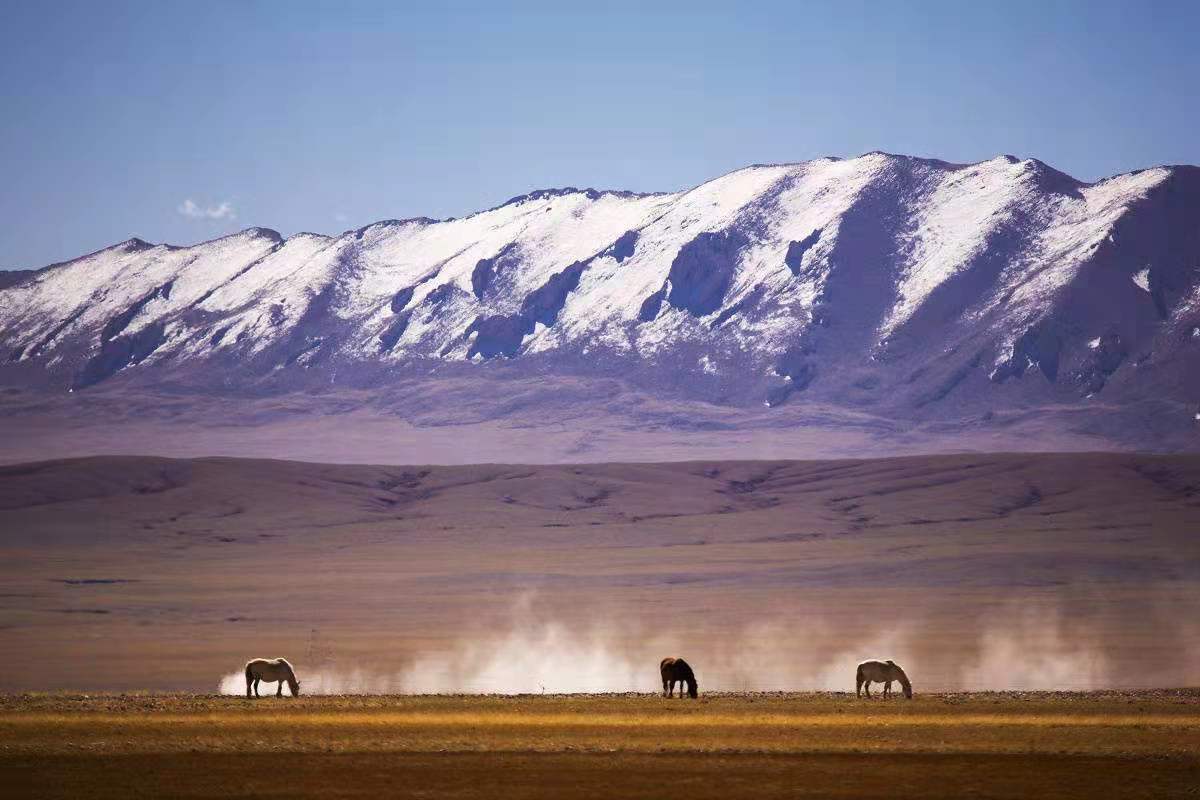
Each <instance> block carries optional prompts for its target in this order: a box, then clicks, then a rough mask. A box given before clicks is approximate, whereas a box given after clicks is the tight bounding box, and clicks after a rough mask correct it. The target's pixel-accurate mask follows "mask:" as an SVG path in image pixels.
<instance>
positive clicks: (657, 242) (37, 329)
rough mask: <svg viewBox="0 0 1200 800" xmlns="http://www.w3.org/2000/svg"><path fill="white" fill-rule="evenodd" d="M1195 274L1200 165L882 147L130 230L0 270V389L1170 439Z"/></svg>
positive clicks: (1190, 332) (1197, 411) (1195, 397)
mask: <svg viewBox="0 0 1200 800" xmlns="http://www.w3.org/2000/svg"><path fill="white" fill-rule="evenodd" d="M1198 271H1200V168H1197V167H1190V166H1185V167H1161V168H1155V169H1149V170H1143V171H1139V172H1134V173H1130V174H1126V175H1119V176H1116V177H1112V178H1108V179H1106V180H1102V181H1099V182H1097V183H1094V184H1087V183H1083V182H1080V181H1077V180H1075V179H1073V178H1071V177H1069V176H1067V175H1064V174H1062V173H1060V172H1057V171H1055V170H1054V169H1052V168H1050V167H1048V166H1046V165H1045V164H1043V163H1041V162H1039V161H1036V160H1018V159H1016V158H1013V157H1010V156H1003V157H998V158H995V159H992V160H990V161H985V162H981V163H978V164H972V165H956V164H948V163H944V162H940V161H931V160H924V159H917V158H908V157H900V156H892V155H886V154H882V153H871V154H868V155H864V156H861V157H859V158H854V159H849V160H837V159H820V160H816V161H809V162H804V163H799V164H787V165H770V166H753V167H748V168H746V169H742V170H738V171H736V172H733V173H730V174H728V175H725V176H722V177H719V178H716V179H714V180H712V181H709V182H707V183H704V184H702V185H700V186H698V187H696V188H694V189H691V190H688V191H684V192H677V193H671V194H647V195H642V194H632V193H628V192H608V191H596V190H592V189H587V190H577V189H571V188H568V189H556V190H544V191H536V192H532V193H530V194H527V195H523V196H521V197H516V198H513V199H512V200H510V201H508V202H507V203H505V204H503V205H501V206H499V207H497V208H494V209H491V210H488V211H483V212H480V213H477V214H473V215H471V216H468V217H466V218H463V219H450V220H432V219H424V218H422V219H409V220H389V221H384V222H379V223H376V224H373V225H368V226H367V227H364V228H360V229H358V230H353V231H347V232H346V233H343V234H341V235H338V236H321V235H316V234H308V233H302V234H297V235H295V236H292V237H290V238H284V237H282V236H280V235H279V234H277V233H275V232H274V231H271V230H266V229H263V228H251V229H248V230H245V231H242V232H241V233H238V234H235V235H232V236H228V237H225V238H222V239H218V240H215V241H210V242H205V243H202V244H198V245H195V246H191V247H174V246H170V245H152V244H149V243H147V242H144V241H141V240H140V239H130V240H129V241H126V242H122V243H121V244H118V245H114V246H112V247H109V248H107V249H105V250H101V251H99V252H97V253H93V254H91V255H87V256H84V257H82V258H79V259H76V260H74V261H70V262H67V263H63V264H57V265H53V266H50V267H47V268H45V269H42V270H38V271H35V272H32V273H26V274H22V275H19V276H13V277H11V279H8V280H5V281H3V282H0V383H2V384H3V385H4V386H8V387H17V388H19V389H21V390H22V391H24V392H34V393H50V392H53V393H60V392H67V391H73V392H75V393H81V392H97V391H103V392H104V393H106V395H108V396H112V394H113V393H114V392H120V391H128V390H132V389H137V390H138V391H145V390H148V389H152V390H163V389H167V388H169V390H170V391H171V392H172V393H174V394H175V395H177V396H179V395H183V396H187V395H188V394H195V395H202V394H208V395H211V394H212V393H214V392H218V393H220V394H222V395H223V396H239V395H242V394H245V395H253V396H256V397H261V396H264V395H267V396H269V395H273V394H283V393H295V392H298V391H303V392H313V391H321V392H324V393H328V392H330V391H334V392H336V391H338V390H342V389H345V390H352V391H354V392H357V393H362V392H367V393H371V392H376V393H381V394H388V393H391V392H397V393H412V392H414V391H418V392H419V389H420V387H421V386H422V385H424V384H426V383H429V382H433V381H437V380H438V379H440V378H447V379H453V380H455V381H457V382H458V384H456V385H461V382H462V381H467V382H468V383H469V385H472V386H474V387H475V391H476V395H477V396H476V397H475V399H474V400H473V403H472V413H473V414H476V415H478V414H479V413H480V411H479V409H480V407H484V408H488V407H489V398H495V400H494V402H492V403H491V405H490V408H491V410H490V411H485V412H484V416H487V414H491V415H492V416H493V417H494V418H496V419H503V418H504V417H505V416H506V415H507V414H509V413H511V412H512V411H513V409H514V408H515V407H518V406H519V407H521V408H524V409H526V410H529V409H534V410H536V409H537V407H538V406H539V404H541V403H556V402H558V399H557V398H555V397H553V395H554V394H555V392H556V389H555V386H556V385H557V384H556V382H558V383H561V382H562V381H563V380H567V379H569V380H572V381H576V382H577V383H575V384H573V385H576V386H587V385H588V382H589V381H595V380H603V381H608V382H611V381H614V380H615V381H618V382H620V384H621V385H622V386H626V387H628V388H629V390H630V391H632V392H636V393H638V394H639V395H640V396H645V397H652V398H655V399H656V400H666V401H672V400H679V401H687V402H702V403H709V404H715V405H719V406H721V407H728V408H745V409H751V408H754V409H757V411H756V412H755V413H758V414H762V413H771V412H773V411H776V410H782V409H783V408H784V407H789V406H790V407H793V408H794V407H795V406H797V405H798V404H799V405H803V404H820V405H821V406H822V407H832V408H841V409H847V410H849V411H851V412H853V413H860V412H861V413H864V414H870V415H874V416H876V417H878V418H881V419H890V420H895V419H902V420H913V421H918V422H923V423H927V424H942V423H945V424H951V423H953V422H954V421H961V420H976V421H980V420H982V421H983V422H984V423H986V422H987V421H988V420H996V421H997V424H1000V423H1001V422H1002V420H1003V419H1004V418H1005V415H1006V414H1009V413H1012V412H1014V410H1017V411H1021V412H1022V413H1033V412H1036V411H1037V410H1039V409H1052V410H1055V411H1056V413H1060V412H1064V411H1068V412H1070V411H1074V410H1078V411H1080V412H1081V413H1082V414H1084V415H1085V416H1086V418H1087V419H1088V420H1089V422H1088V425H1090V426H1092V427H1093V428H1094V429H1095V430H1094V432H1096V433H1098V434H1099V435H1102V436H1109V437H1111V438H1113V439H1114V440H1119V441H1121V442H1122V443H1123V445H1124V446H1132V447H1137V446H1148V447H1165V448H1180V447H1188V446H1189V445H1190V443H1191V442H1192V441H1193V437H1194V436H1195V433H1196V427H1195V426H1196V424H1197V422H1196V420H1197V419H1198V418H1200V408H1198V406H1197V403H1198V402H1200V286H1198V281H1197V277H1198ZM0 274H3V273H0ZM541 378H545V383H544V386H545V390H544V392H541V393H539V391H537V388H536V387H537V386H538V382H537V380H539V379H541ZM530 379H534V380H533V382H530ZM520 380H524V381H526V383H525V384H523V385H525V386H528V387H532V388H526V389H523V390H522V391H521V392H520V393H519V397H518V398H515V399H514V395H513V393H512V392H506V391H503V390H502V389H496V388H495V387H499V386H502V385H503V384H504V383H505V382H511V381H520ZM575 397H576V399H577V400H578V402H581V403H584V404H586V403H587V402H588V399H587V397H588V394H587V392H586V391H579V392H578V393H577V394H576V395H575ZM595 402H597V403H602V402H604V400H603V398H597V399H596V400H595ZM764 409H766V411H764ZM785 418H787V417H786V415H783V414H781V415H780V419H781V420H782V419H785Z"/></svg>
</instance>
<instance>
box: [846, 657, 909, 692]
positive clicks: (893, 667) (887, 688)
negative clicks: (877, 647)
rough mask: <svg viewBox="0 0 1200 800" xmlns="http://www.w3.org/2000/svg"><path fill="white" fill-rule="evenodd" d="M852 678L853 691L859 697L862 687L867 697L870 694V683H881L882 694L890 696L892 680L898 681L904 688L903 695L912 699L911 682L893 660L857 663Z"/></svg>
mask: <svg viewBox="0 0 1200 800" xmlns="http://www.w3.org/2000/svg"><path fill="white" fill-rule="evenodd" d="M854 679H855V687H854V693H855V694H856V695H858V696H859V697H862V693H863V690H864V689H865V690H866V692H867V697H870V696H871V684H872V683H882V684H883V696H884V697H891V695H892V681H899V682H900V686H902V687H903V688H904V696H905V697H907V698H908V699H909V700H912V683H910V682H909V680H908V676H907V675H905V674H904V670H902V669H900V665H899V664H897V663H896V662H895V661H864V662H862V663H861V664H859V665H858V671H857V672H856V673H855V675H854Z"/></svg>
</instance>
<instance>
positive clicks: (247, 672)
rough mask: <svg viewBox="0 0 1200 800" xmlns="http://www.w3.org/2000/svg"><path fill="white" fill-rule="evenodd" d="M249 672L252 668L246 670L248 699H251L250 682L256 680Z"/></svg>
mask: <svg viewBox="0 0 1200 800" xmlns="http://www.w3.org/2000/svg"><path fill="white" fill-rule="evenodd" d="M249 673H250V670H246V699H247V700H249V699H250V684H252V683H254V681H253V680H252V679H251V678H250V674H249Z"/></svg>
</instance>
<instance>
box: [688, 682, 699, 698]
mask: <svg viewBox="0 0 1200 800" xmlns="http://www.w3.org/2000/svg"><path fill="white" fill-rule="evenodd" d="M699 696H700V684H698V683H696V679H695V678H692V679H691V680H690V681H688V697H699Z"/></svg>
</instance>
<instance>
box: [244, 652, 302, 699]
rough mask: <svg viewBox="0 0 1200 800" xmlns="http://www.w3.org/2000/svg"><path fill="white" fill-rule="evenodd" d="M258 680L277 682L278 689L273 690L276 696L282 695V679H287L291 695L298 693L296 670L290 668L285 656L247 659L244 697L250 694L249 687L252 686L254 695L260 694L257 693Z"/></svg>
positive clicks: (298, 684) (258, 695)
mask: <svg viewBox="0 0 1200 800" xmlns="http://www.w3.org/2000/svg"><path fill="white" fill-rule="evenodd" d="M259 681H266V682H267V683H276V682H278V683H279V691H277V692H275V696H276V697H283V682H284V681H287V685H288V688H290V689H291V690H292V697H296V696H298V695H299V694H300V681H298V680H296V671H295V670H294V669H292V665H291V664H289V663H288V661H287V659H286V658H256V659H254V660H253V661H247V662H246V697H249V696H250V689H251V687H253V688H254V696H255V697H261V696H262V695H260V694H259V693H258V683H259Z"/></svg>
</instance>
